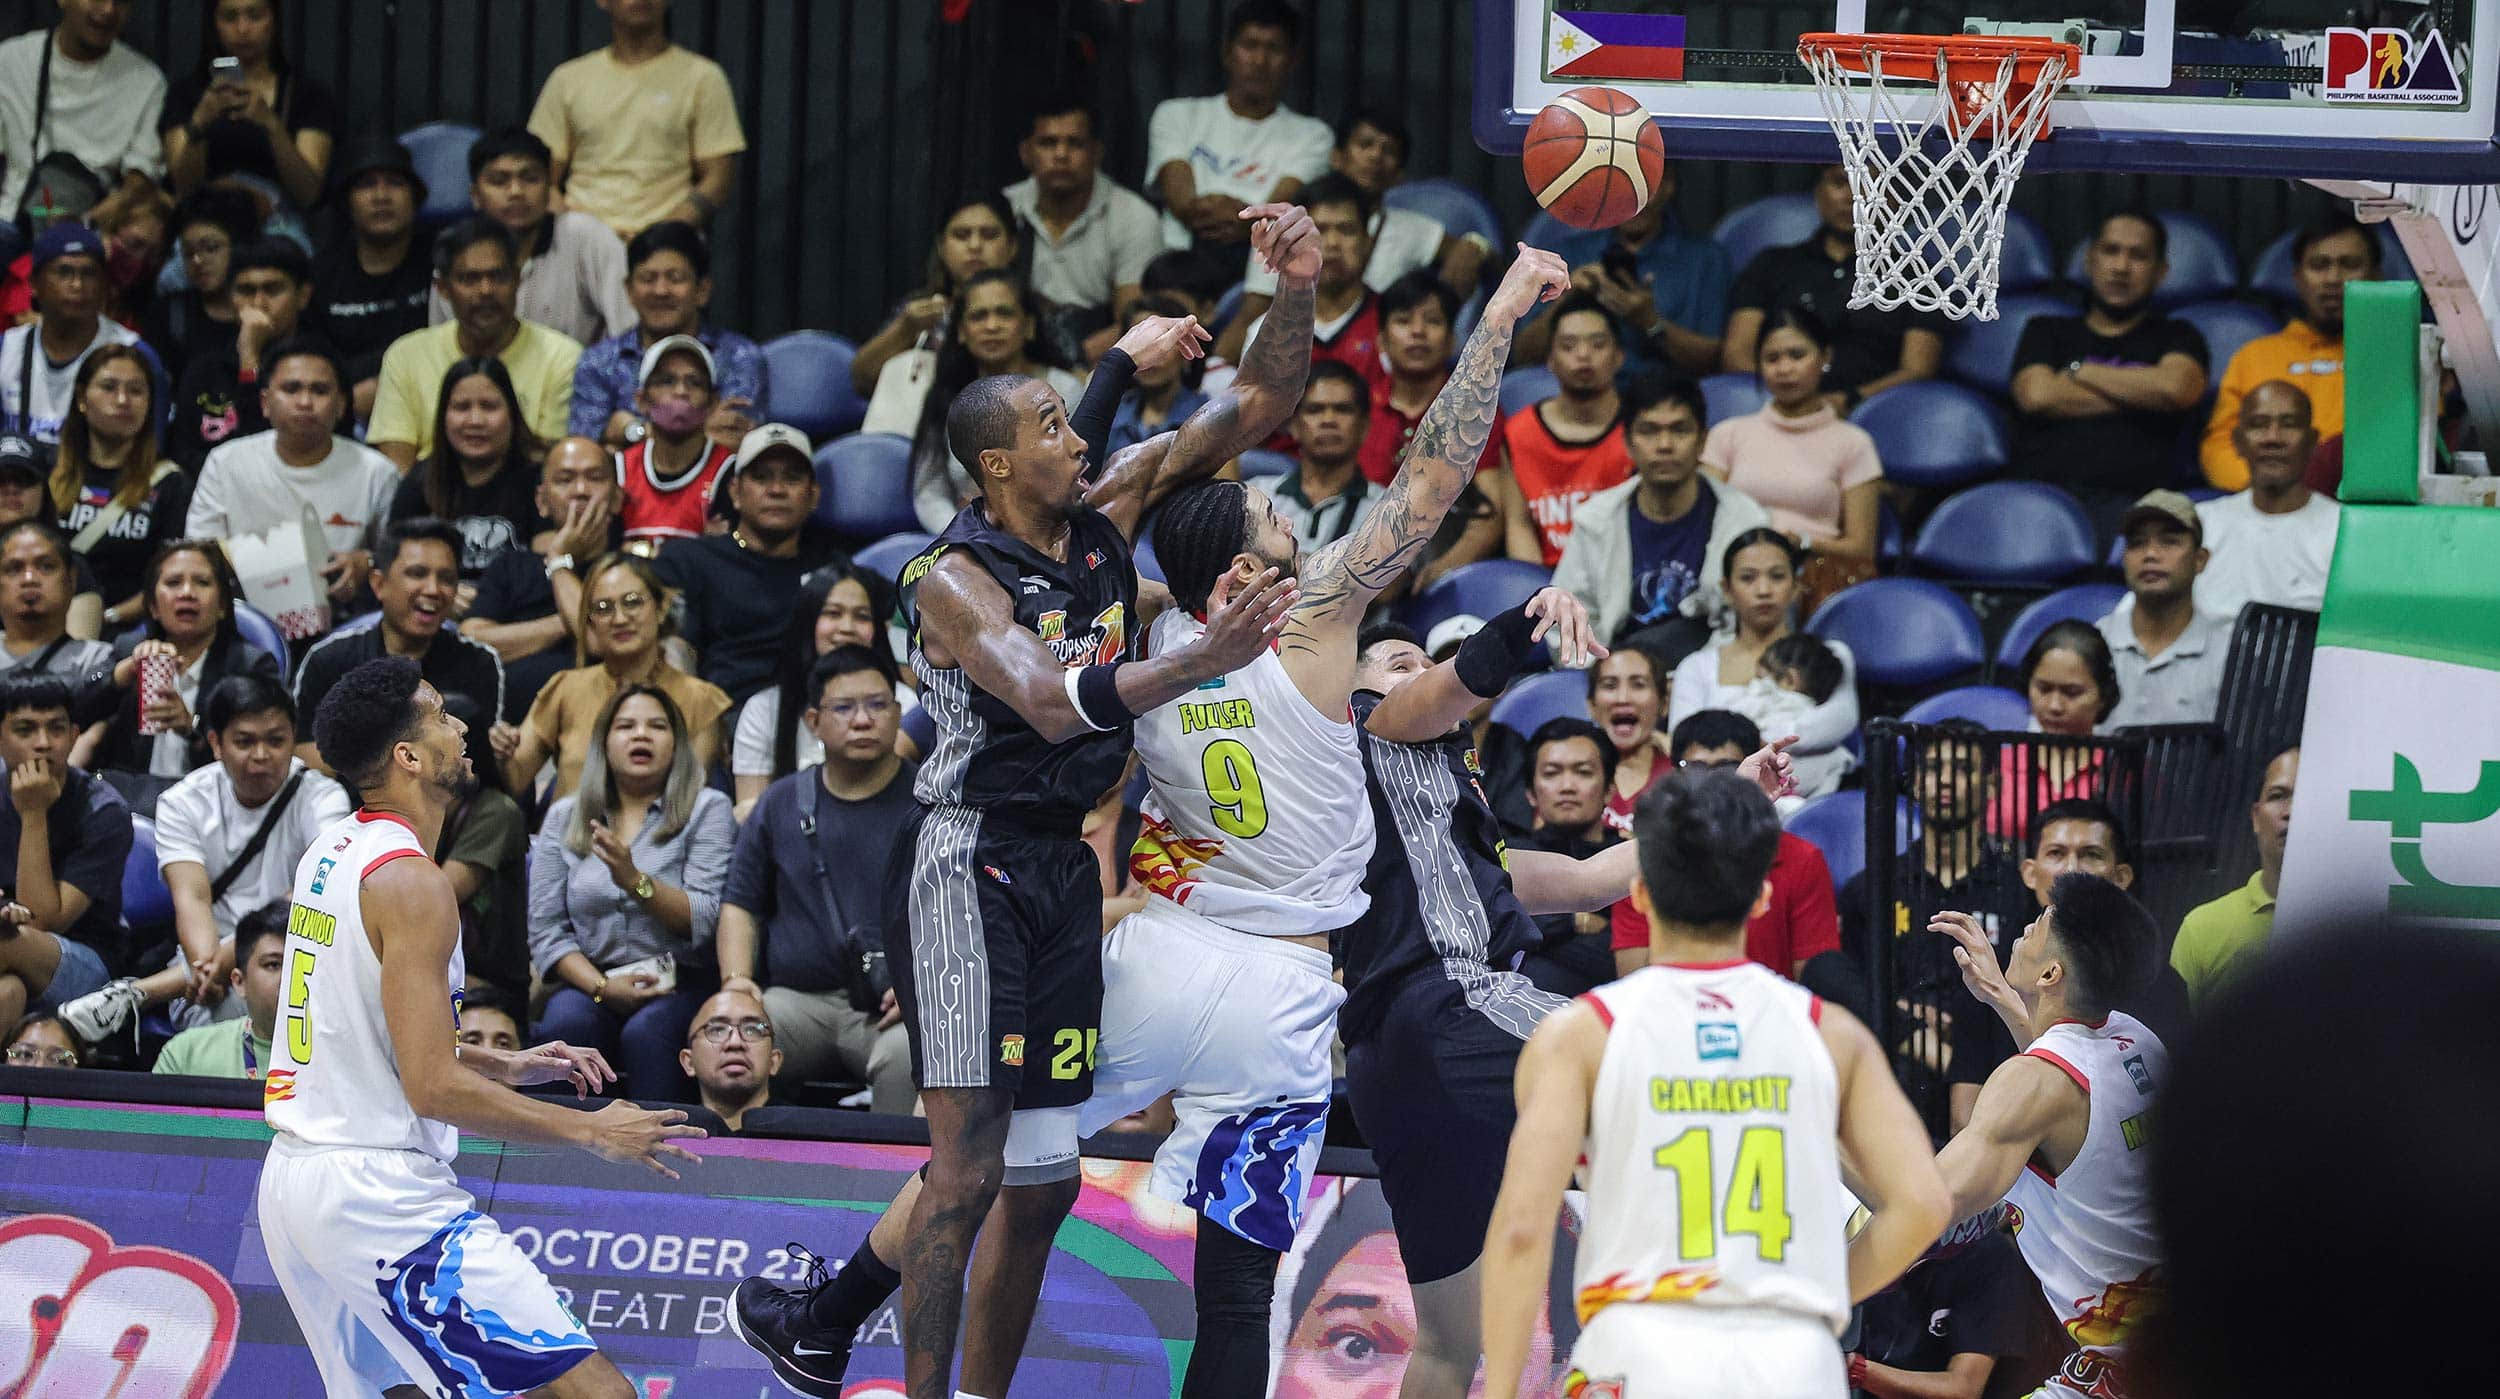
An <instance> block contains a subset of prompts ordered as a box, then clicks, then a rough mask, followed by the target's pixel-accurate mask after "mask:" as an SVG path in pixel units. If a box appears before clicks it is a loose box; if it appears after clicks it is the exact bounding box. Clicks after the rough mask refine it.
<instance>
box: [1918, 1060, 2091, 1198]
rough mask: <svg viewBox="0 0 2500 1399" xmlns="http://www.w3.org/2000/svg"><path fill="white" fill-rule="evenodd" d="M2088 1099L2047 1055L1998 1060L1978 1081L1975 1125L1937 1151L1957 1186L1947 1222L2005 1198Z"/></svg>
mask: <svg viewBox="0 0 2500 1399" xmlns="http://www.w3.org/2000/svg"><path fill="white" fill-rule="evenodd" d="M2085 1101H2086V1100H2085V1099H2084V1097H2083V1089H2082V1087H2081V1086H2079V1085H2078V1084H2076V1082H2075V1081H2074V1080H2073V1079H2071V1078H2068V1077H2067V1076H2066V1074H2065V1072H2064V1071H2063V1070H2061V1069H2059V1068H2058V1067H2057V1066H2056V1065H2055V1064H2052V1063H2050V1062H2049V1061H2048V1060H2046V1059H2041V1058H2037V1057H2034V1056H2032V1055H2028V1054H2017V1055H2015V1056H2014V1057H2013V1058H2011V1059H2008V1060H2006V1061H2005V1062H2004V1063H2002V1064H1999V1065H1997V1067H1996V1072H1994V1073H1992V1074H1990V1075H1988V1081H1987V1082H1986V1083H1984V1084H1981V1085H1980V1087H1979V1102H1978V1104H1977V1105H1976V1106H1975V1107H1973V1108H1972V1109H1971V1117H1970V1125H1969V1126H1967V1127H1964V1128H1963V1129H1962V1130H1961V1131H1959V1132H1957V1133H1955V1134H1954V1137H1953V1140H1951V1141H1949V1142H1946V1143H1945V1144H1944V1150H1943V1151H1941V1152H1939V1153H1937V1156H1936V1165H1937V1167H1938V1168H1939V1169H1941V1170H1942V1171H1943V1172H1944V1183H1945V1185H1946V1187H1947V1188H1949V1189H1950V1190H1952V1192H1953V1210H1952V1213H1951V1215H1950V1217H1949V1219H1948V1221H1947V1222H1949V1223H1950V1222H1955V1221H1960V1220H1964V1219H1968V1218H1970V1217H1971V1216H1973V1215H1975V1214H1978V1213H1980V1212H1981V1211H1983V1210H1986V1209H1988V1208H1989V1207H1991V1206H1993V1205H1995V1204H1996V1203H1997V1202H1998V1201H2000V1200H2002V1199H2004V1198H2005V1192H2006V1191H2008V1190H2011V1189H2013V1188H2014V1181H2015V1180H2016V1178H2018V1177H2020V1176H2021V1175H2022V1173H2023V1165H2024V1163H2026V1162H2028V1161H2029V1160H2031V1154H2032V1153H2033V1152H2035V1151H2038V1150H2039V1149H2040V1144H2041V1143H2042V1142H2044V1141H2046V1140H2048V1136H2049V1133H2050V1131H2052V1130H2053V1129H2054V1128H2055V1127H2056V1126H2057V1123H2058V1122H2059V1120H2060V1119H2061V1118H2063V1117H2064V1116H2065V1115H2066V1114H2068V1113H2071V1112H2074V1111H2075V1110H2076V1106H2077V1104H2078V1103H2083V1102H2085Z"/></svg>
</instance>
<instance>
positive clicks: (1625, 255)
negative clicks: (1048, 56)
mask: <svg viewBox="0 0 2500 1399" xmlns="http://www.w3.org/2000/svg"><path fill="white" fill-rule="evenodd" d="M1597 262H1598V265H1599V266H1600V267H1603V268H1604V269H1606V275H1607V276H1608V277H1610V278H1612V279H1614V280H1615V281H1618V282H1629V283H1631V284H1632V285H1633V286H1639V285H1640V284H1641V264H1640V259H1639V258H1638V257H1636V256H1634V254H1633V252H1632V250H1631V249H1630V248H1626V247H1623V246H1622V245H1620V244H1617V245H1614V246H1612V247H1609V248H1607V249H1606V251H1605V254H1604V255H1603V256H1601V257H1599V258H1598V260H1597Z"/></svg>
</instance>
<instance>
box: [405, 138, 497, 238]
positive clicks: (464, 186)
mask: <svg viewBox="0 0 2500 1399" xmlns="http://www.w3.org/2000/svg"><path fill="white" fill-rule="evenodd" d="M478 135H479V132H478V129H477V128H476V127H474V126H468V125H464V124H463V123H460V122H456V121H429V122H427V123H426V124H425V125H423V126H412V127H410V128H408V129H407V130H406V131H403V132H401V133H399V143H400V144H401V145H403V146H406V147H407V148H408V158H409V159H410V160H411V161H413V162H415V164H416V167H417V176H418V178H419V179H422V180H424V181H425V207H424V208H422V209H419V210H418V211H417V218H418V220H419V221H420V222H423V223H424V224H425V225H426V226H428V227H430V228H441V227H443V226H444V225H446V224H450V223H454V222H457V221H458V220H461V219H465V218H467V217H468V216H469V215H471V214H473V213H475V212H477V210H476V207H475V206H474V205H472V204H470V203H469V147H471V146H474V145H476V144H477V138H478Z"/></svg>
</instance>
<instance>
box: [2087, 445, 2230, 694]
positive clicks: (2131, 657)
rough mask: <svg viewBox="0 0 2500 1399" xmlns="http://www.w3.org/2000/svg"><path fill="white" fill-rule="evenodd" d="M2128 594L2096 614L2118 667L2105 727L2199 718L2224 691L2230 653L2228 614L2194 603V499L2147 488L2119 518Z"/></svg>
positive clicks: (2197, 560)
mask: <svg viewBox="0 0 2500 1399" xmlns="http://www.w3.org/2000/svg"><path fill="white" fill-rule="evenodd" d="M2118 537H2119V540H2120V542H2121V543H2122V544H2123V546H2124V548H2125V551H2126V552H2125V554H2124V556H2123V559H2122V563H2123V566H2124V568H2125V570H2126V577H2127V597H2126V599H2125V600H2124V601H2122V602H2120V603H2119V604H2118V606H2116V607H2115V608H2112V609H2111V610H2110V613H2109V615H2108V616H2106V617H2103V618H2102V619H2101V620H2100V624H2099V625H2100V629H2101V637H2102V639H2103V640H2105V641H2107V642H2108V643H2109V653H2110V659H2111V660H2112V661H2113V662H2114V663H2115V664H2116V665H2117V667H2118V693H2119V696H2120V698H2119V701H2118V707H2117V708H2115V709H2113V710H2111V711H2110V714H2109V719H2108V725H2109V727H2110V728H2113V729H2117V728H2125V727H2126V726H2128V725H2130V724H2200V723H2205V722H2207V721H2209V720H2211V719H2212V718H2213V717H2214V705H2215V702H2216V701H2218V700H2219V699H2220V698H2221V696H2222V666H2223V662H2224V661H2226V660H2228V659H2229V658H2230V654H2231V619H2230V618H2227V617H2217V616H2214V615H2213V614H2212V613H2209V612H2203V611H2200V610H2198V608H2197V606H2196V575H2198V574H2200V573H2202V572H2204V571H2205V563H2206V559H2207V555H2206V552H2205V530H2204V525H2203V523H2202V522H2201V521H2200V520H2199V519H2198V518H2197V514H2196V503H2195V502H2194V501H2192V500H2189V499H2188V498H2187V497H2186V496H2184V495H2181V494H2179V493H2178V492H2177V491H2170V490H2160V491H2147V492H2145V493H2144V495H2143V496H2142V497H2140V498H2139V499H2137V501H2136V503H2135V504H2133V505H2131V506H2129V507H2127V512H2126V514H2124V515H2123V516H2121V517H2120V518H2119V521H2118Z"/></svg>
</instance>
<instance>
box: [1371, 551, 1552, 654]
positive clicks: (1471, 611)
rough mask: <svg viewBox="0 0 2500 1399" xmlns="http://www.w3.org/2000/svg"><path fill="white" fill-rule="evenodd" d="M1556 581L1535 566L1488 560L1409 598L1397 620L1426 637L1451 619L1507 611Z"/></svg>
mask: <svg viewBox="0 0 2500 1399" xmlns="http://www.w3.org/2000/svg"><path fill="white" fill-rule="evenodd" d="M1553 581H1554V575H1553V574H1552V573H1551V572H1549V571H1547V570H1546V569H1544V568H1542V567H1540V566H1538V565H1536V564H1532V563H1521V562H1519V561H1518V560H1517V559H1486V560H1484V561H1482V562H1480V563H1471V564H1467V565H1465V566H1464V567H1460V568H1454V569H1451V570H1450V571H1449V572H1448V573H1445V574H1443V575H1442V576H1441V577H1440V579H1439V580H1438V581H1436V582H1434V583H1433V585H1432V586H1431V587H1429V588H1426V589H1424V590H1423V591H1422V592H1420V593H1417V594H1416V595H1415V596H1413V597H1412V598H1409V599H1407V601H1406V605H1405V606H1404V607H1402V608H1400V609H1399V616H1398V620H1399V621H1401V622H1404V623H1406V625H1408V626H1410V627H1413V628H1414V629H1415V634H1416V635H1418V636H1423V635H1426V634H1428V633H1430V632H1431V631H1432V629H1433V628H1434V627H1437V626H1439V625H1440V624H1441V623H1442V622H1444V621H1446V620H1448V619H1449V618H1452V617H1491V616H1494V615H1495V614H1497V613H1502V612H1508V611H1509V610H1510V609H1512V608H1514V607H1517V606H1518V605H1519V604H1521V603H1523V602H1526V601H1527V600H1528V599H1529V598H1531V597H1534V596H1536V592H1537V590H1538V589H1539V588H1542V587H1544V586H1545V585H1547V584H1548V583H1551V582H1553Z"/></svg>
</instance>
